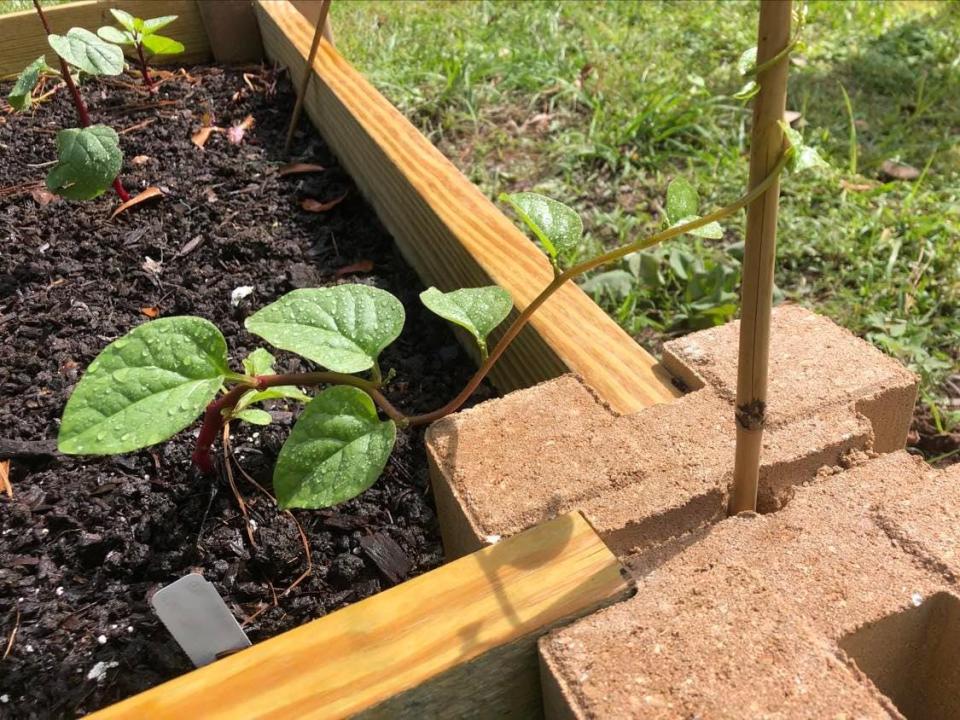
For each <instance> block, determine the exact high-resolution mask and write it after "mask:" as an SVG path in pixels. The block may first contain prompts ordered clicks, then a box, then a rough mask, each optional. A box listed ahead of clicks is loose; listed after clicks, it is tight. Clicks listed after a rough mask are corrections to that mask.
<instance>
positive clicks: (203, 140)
mask: <svg viewBox="0 0 960 720" xmlns="http://www.w3.org/2000/svg"><path fill="white" fill-rule="evenodd" d="M214 132H223V128H219V127H215V126H214V125H208V126H204V127H202V128H200V129H199V130H197V131H196V132H195V133H194V134H193V136H192V137H191V138H190V142H192V143H193V144H194V145H196V146H197V147H198V148H200V149H201V150H203V146H204V145H206V144H207V140H209V139H210V135H211V134H212V133H214Z"/></svg>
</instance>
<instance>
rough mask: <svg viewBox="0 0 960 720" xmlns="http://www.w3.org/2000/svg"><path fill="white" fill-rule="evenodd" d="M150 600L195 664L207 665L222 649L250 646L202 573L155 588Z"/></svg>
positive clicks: (238, 648)
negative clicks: (156, 589)
mask: <svg viewBox="0 0 960 720" xmlns="http://www.w3.org/2000/svg"><path fill="white" fill-rule="evenodd" d="M150 603H151V604H152V605H153V609H154V610H155V611H156V613H157V615H158V616H159V617H160V620H162V621H163V624H164V625H165V626H166V628H167V630H169V631H170V634H171V635H173V639H174V640H176V641H177V642H178V643H179V644H180V647H182V648H183V651H184V652H185V653H186V654H187V656H188V657H189V658H190V661H191V662H192V663H193V664H194V665H195V666H197V667H200V666H201V665H209V664H210V663H212V662H213V661H214V660H216V659H217V656H219V655H221V654H223V653H225V652H229V651H232V650H242V649H243V648H246V647H250V639H249V638H248V637H247V635H246V633H244V632H243V629H242V628H241V627H240V623H238V622H237V619H236V618H235V617H234V616H233V613H231V612H230V609H229V608H228V607H227V604H226V603H225V602H224V601H223V598H221V597H220V593H218V592H217V589H216V588H215V587H214V586H213V585H212V584H211V583H210V582H209V581H208V580H206V579H205V578H204V577H203V576H202V575H198V574H196V573H191V574H189V575H185V576H184V577H182V578H180V579H179V580H177V581H176V582H174V583H171V584H169V585H167V586H166V587H164V588H161V589H160V590H158V591H157V592H156V593H155V594H154V596H153V599H152V600H151V601H150Z"/></svg>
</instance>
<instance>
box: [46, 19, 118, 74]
mask: <svg viewBox="0 0 960 720" xmlns="http://www.w3.org/2000/svg"><path fill="white" fill-rule="evenodd" d="M47 40H48V41H49V42H50V47H52V48H53V49H54V50H55V51H56V53H57V55H59V56H60V57H62V58H63V59H64V60H66V61H67V62H68V63H70V64H71V65H73V66H74V67H78V68H80V69H81V70H83V71H84V72H85V73H87V74H88V75H119V74H120V73H122V72H123V50H121V49H120V48H118V47H117V46H116V45H113V44H111V43H108V42H105V41H104V40H101V39H100V38H99V37H97V36H96V35H94V34H93V33H92V32H90V31H89V30H84V29H83V28H70V30H68V31H67V34H66V35H50V36H48V38H47Z"/></svg>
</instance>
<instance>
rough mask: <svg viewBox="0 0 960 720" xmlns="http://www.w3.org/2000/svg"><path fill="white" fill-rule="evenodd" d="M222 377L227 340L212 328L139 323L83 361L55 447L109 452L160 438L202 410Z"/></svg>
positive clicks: (193, 322)
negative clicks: (84, 367) (82, 371)
mask: <svg viewBox="0 0 960 720" xmlns="http://www.w3.org/2000/svg"><path fill="white" fill-rule="evenodd" d="M226 373H227V343H226V341H225V340H224V339H223V335H221V334H220V331H219V330H218V329H217V328H216V327H215V326H214V325H213V324H212V323H210V322H208V321H206V320H203V319H202V318H197V317H170V318H162V319H160V320H152V321H150V322H148V323H144V324H143V325H141V326H140V327H138V328H136V329H135V330H133V331H131V332H129V333H128V334H126V335H125V336H123V337H122V338H120V339H118V340H115V341H113V342H112V343H110V344H109V345H107V347H106V348H104V349H103V351H102V352H101V353H100V354H99V355H98V356H97V357H96V359H95V360H94V361H93V362H92V363H90V366H89V367H88V368H87V372H86V373H85V374H84V376H83V377H82V378H81V380H80V382H79V383H78V384H77V387H76V388H75V389H74V391H73V394H72V395H71V396H70V399H69V400H68V401H67V407H66V408H65V409H64V411H63V420H62V421H61V423H60V434H59V437H58V438H57V446H58V447H59V449H60V452H63V453H67V454H68V455H113V454H116V453H124V452H129V451H131V450H137V449H139V448H142V447H147V446H148V445H153V444H155V443H158V442H161V441H163V440H166V439H167V438H169V437H171V436H173V435H175V434H176V433H178V432H179V431H180V430H182V429H183V428H185V427H187V425H189V424H190V423H191V422H193V421H194V420H195V419H196V418H197V416H199V415H200V413H202V412H203V410H204V408H205V407H206V406H207V403H209V402H210V401H211V400H213V398H214V397H215V396H216V394H217V391H218V390H219V389H220V387H221V385H222V384H223V380H224V376H225V375H226Z"/></svg>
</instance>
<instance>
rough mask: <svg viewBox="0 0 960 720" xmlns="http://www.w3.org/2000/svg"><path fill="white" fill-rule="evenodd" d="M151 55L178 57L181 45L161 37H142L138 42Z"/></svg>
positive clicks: (181, 48)
mask: <svg viewBox="0 0 960 720" xmlns="http://www.w3.org/2000/svg"><path fill="white" fill-rule="evenodd" d="M140 42H141V44H142V45H143V47H144V48H145V49H146V50H148V51H150V54H151V55H178V54H180V53H182V52H183V50H184V47H183V43H181V42H179V41H177V40H174V39H173V38H168V37H164V36H163V35H144V36H143V39H142V40H141V41H140Z"/></svg>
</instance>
